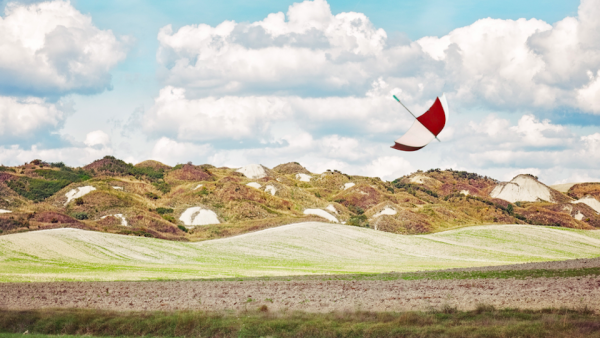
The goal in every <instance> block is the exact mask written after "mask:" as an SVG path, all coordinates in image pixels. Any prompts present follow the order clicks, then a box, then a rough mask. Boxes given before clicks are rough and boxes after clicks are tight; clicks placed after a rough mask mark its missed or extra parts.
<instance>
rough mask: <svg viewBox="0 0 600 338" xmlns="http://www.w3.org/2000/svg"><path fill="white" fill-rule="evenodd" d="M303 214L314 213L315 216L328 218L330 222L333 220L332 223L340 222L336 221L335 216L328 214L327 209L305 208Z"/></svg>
mask: <svg viewBox="0 0 600 338" xmlns="http://www.w3.org/2000/svg"><path fill="white" fill-rule="evenodd" d="M304 214H305V215H315V216H319V217H323V218H325V219H326V220H328V221H330V222H334V223H339V222H340V221H338V219H337V218H335V216H333V215H332V214H330V213H328V212H327V211H325V210H322V209H306V210H304Z"/></svg>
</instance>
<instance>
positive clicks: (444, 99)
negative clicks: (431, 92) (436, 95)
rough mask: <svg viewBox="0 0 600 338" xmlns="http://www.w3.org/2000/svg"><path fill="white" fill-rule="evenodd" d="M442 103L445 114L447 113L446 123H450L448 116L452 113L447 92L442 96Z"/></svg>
mask: <svg viewBox="0 0 600 338" xmlns="http://www.w3.org/2000/svg"><path fill="white" fill-rule="evenodd" d="M440 103H441V104H442V108H444V114H445V115H446V124H448V116H449V115H450V109H448V101H446V94H442V97H440Z"/></svg>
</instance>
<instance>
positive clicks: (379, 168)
mask: <svg viewBox="0 0 600 338" xmlns="http://www.w3.org/2000/svg"><path fill="white" fill-rule="evenodd" d="M363 170H364V171H363V172H364V174H365V175H368V176H372V177H379V178H381V179H384V180H388V181H391V180H394V179H396V178H398V177H400V176H403V175H406V174H409V173H410V172H412V171H414V167H413V166H412V165H411V164H410V163H409V162H408V161H407V160H405V159H404V158H402V157H398V156H384V157H378V158H376V159H374V160H373V161H371V163H370V164H368V165H367V166H366V167H365V168H364V169H363Z"/></svg>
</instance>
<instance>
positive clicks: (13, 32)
mask: <svg viewBox="0 0 600 338" xmlns="http://www.w3.org/2000/svg"><path fill="white" fill-rule="evenodd" d="M4 11H5V15H4V17H0V93H4V94H5V95H12V96H40V97H41V96H61V95H64V94H66V93H72V92H75V93H97V92H100V91H102V90H104V89H106V88H109V86H110V79H111V76H110V73H109V70H110V69H111V68H113V67H114V66H115V65H116V64H117V63H118V62H119V61H121V60H123V59H124V58H125V54H126V45H127V38H118V37H116V36H115V35H114V34H113V33H112V31H110V30H101V29H98V28H97V27H95V26H94V25H93V23H92V18H91V17H90V16H88V15H84V14H82V13H80V12H79V11H77V10H76V9H75V8H74V7H73V6H72V5H71V4H70V3H69V1H61V0H56V1H49V2H41V3H33V4H23V3H17V2H14V3H9V4H7V5H6V7H5V10H4Z"/></svg>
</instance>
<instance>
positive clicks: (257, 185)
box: [246, 182, 261, 189]
mask: <svg viewBox="0 0 600 338" xmlns="http://www.w3.org/2000/svg"><path fill="white" fill-rule="evenodd" d="M246 185H247V186H249V187H252V188H254V189H260V187H261V185H260V184H259V183H256V182H250V183H248V184H246Z"/></svg>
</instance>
